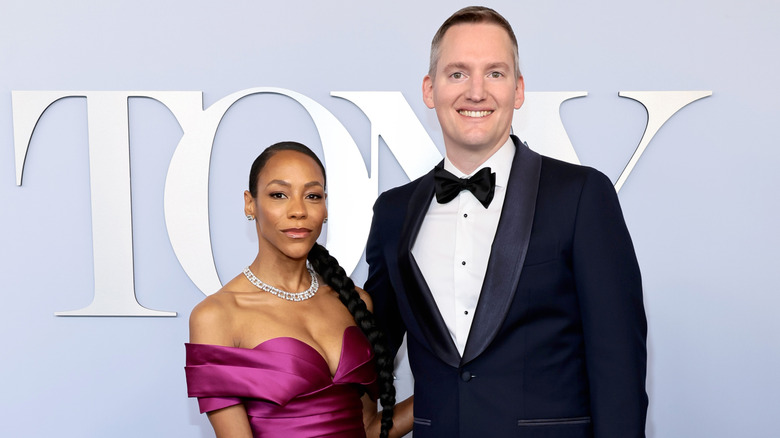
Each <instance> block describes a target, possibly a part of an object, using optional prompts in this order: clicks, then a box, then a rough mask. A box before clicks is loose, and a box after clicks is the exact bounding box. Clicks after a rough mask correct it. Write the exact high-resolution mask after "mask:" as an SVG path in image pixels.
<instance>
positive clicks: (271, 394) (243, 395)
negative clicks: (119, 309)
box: [184, 326, 377, 438]
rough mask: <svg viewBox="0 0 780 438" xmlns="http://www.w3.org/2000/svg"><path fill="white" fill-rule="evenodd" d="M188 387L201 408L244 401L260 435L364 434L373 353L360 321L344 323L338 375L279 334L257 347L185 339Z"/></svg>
mask: <svg viewBox="0 0 780 438" xmlns="http://www.w3.org/2000/svg"><path fill="white" fill-rule="evenodd" d="M185 348H186V351H187V361H186V366H185V367H184V370H185V373H186V376H187V391H188V395H189V396H190V397H197V398H198V403H199V405H200V411H201V413H203V412H210V411H214V410H217V409H221V408H225V407H228V406H233V405H236V404H239V403H243V404H244V406H245V408H246V411H247V414H248V416H249V423H250V425H251V427H252V434H253V436H254V437H255V438H257V437H264V438H275V437H283V438H304V437H305V438H308V437H324V436H338V437H344V438H365V431H364V429H363V405H362V403H361V400H360V397H361V395H362V394H363V393H364V392H365V391H368V392H369V394H370V395H371V396H372V397H374V398H375V397H376V393H377V380H376V370H375V368H374V356H373V351H372V349H371V345H370V344H369V342H368V340H367V339H366V337H365V336H364V335H363V333H362V332H361V331H360V329H359V328H358V327H355V326H351V327H347V328H346V329H345V330H344V334H343V338H342V347H341V356H340V359H339V364H338V367H337V368H336V374H335V375H334V376H331V375H330V369H329V367H328V364H327V362H326V361H325V359H324V358H323V357H322V356H321V355H320V354H319V353H318V352H317V351H316V350H315V349H314V348H312V347H311V346H310V345H308V344H306V343H305V342H303V341H300V340H298V339H295V338H288V337H282V338H273V339H270V340H268V341H265V342H263V343H262V344H260V345H258V346H257V347H255V348H253V349H247V348H236V347H224V346H218V345H205V344H185Z"/></svg>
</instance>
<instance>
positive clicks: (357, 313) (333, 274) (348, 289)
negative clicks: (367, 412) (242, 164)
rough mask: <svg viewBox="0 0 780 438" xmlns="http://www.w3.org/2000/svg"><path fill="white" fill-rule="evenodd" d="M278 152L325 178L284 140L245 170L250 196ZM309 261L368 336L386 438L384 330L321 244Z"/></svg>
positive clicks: (391, 391) (301, 148)
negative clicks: (297, 156) (290, 155)
mask: <svg viewBox="0 0 780 438" xmlns="http://www.w3.org/2000/svg"><path fill="white" fill-rule="evenodd" d="M279 151H296V152H300V153H302V154H304V155H306V156H308V157H311V158H312V159H314V161H315V162H317V165H318V166H319V167H320V169H321V170H322V175H323V179H324V178H325V166H323V165H322V162H321V161H320V159H319V157H317V154H315V153H314V152H313V151H312V150H311V149H309V148H308V147H306V146H305V145H303V144H300V143H296V142H292V141H286V142H281V143H276V144H274V145H271V146H269V147H267V148H266V149H265V150H264V151H263V153H261V154H260V155H259V156H258V157H257V158H256V159H255V162H254V163H252V169H251V170H250V172H249V192H250V193H251V194H252V197H257V180H258V176H259V175H260V171H261V170H263V167H265V165H266V163H267V162H268V160H269V159H270V158H271V157H272V156H273V155H274V154H276V153H277V152H279ZM307 258H308V260H309V263H311V265H312V267H313V268H314V270H315V271H317V273H319V274H320V275H321V276H322V278H323V279H324V280H325V283H327V284H328V286H330V287H331V288H332V289H333V290H334V291H336V292H338V294H339V299H340V300H341V302H342V303H343V304H344V306H346V307H347V309H348V310H349V313H350V314H352V317H353V318H354V319H355V323H357V325H358V327H360V330H361V331H362V332H363V334H364V335H365V336H366V338H368V341H369V342H370V343H371V347H372V348H373V350H374V357H375V359H376V361H375V365H376V372H377V376H378V381H379V403H380V404H381V405H382V422H381V431H380V433H379V436H380V437H381V438H387V436H388V434H389V433H390V429H391V428H392V427H393V406H395V386H393V357H392V356H391V355H390V351H389V349H388V347H387V344H386V342H385V335H384V333H383V332H382V331H381V330H380V329H379V328H378V327H377V324H376V320H375V319H374V315H373V314H372V313H371V312H369V311H368V309H367V308H366V303H364V302H363V300H362V299H361V298H360V294H358V292H357V290H356V289H355V283H353V282H352V280H351V279H350V278H349V276H347V273H346V272H344V268H342V267H341V265H339V262H338V260H336V258H335V257H333V256H331V255H330V253H329V252H328V250H327V249H325V247H324V246H322V245H320V244H318V243H315V244H314V247H312V249H311V250H310V251H309V255H308V257H307Z"/></svg>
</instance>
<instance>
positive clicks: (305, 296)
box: [244, 266, 320, 301]
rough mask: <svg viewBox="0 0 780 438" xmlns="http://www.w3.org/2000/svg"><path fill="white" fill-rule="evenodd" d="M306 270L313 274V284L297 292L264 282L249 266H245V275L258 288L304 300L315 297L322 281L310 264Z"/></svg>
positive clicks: (279, 295)
mask: <svg viewBox="0 0 780 438" xmlns="http://www.w3.org/2000/svg"><path fill="white" fill-rule="evenodd" d="M306 270H307V271H309V275H311V286H309V288H308V289H306V290H305V291H303V292H297V293H293V292H287V291H284V290H281V289H278V288H275V287H273V286H271V285H270V284H266V283H263V281H262V280H260V279H259V278H257V277H256V276H255V274H253V273H252V271H251V270H250V269H249V266H247V267H246V268H244V275H245V276H246V279H247V280H249V281H250V282H251V283H252V284H254V285H255V286H257V287H258V288H260V289H262V290H264V291H266V292H271V293H272V294H274V295H276V296H277V297H279V298H282V299H285V300H287V301H303V300H308V299H309V298H311V297H313V296H314V294H316V293H317V289H319V288H320V283H319V282H318V281H317V275H316V274H315V273H314V270H312V269H311V268H310V267H308V266H307V267H306Z"/></svg>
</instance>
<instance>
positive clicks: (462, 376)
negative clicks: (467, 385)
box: [460, 371, 474, 382]
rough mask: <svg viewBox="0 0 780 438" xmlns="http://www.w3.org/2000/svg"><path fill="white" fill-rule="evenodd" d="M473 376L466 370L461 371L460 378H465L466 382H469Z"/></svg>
mask: <svg viewBox="0 0 780 438" xmlns="http://www.w3.org/2000/svg"><path fill="white" fill-rule="evenodd" d="M472 377H474V376H472V375H471V373H470V372H468V371H464V372H462V373H460V379H461V380H463V381H464V382H468V381H469V380H471V378H472Z"/></svg>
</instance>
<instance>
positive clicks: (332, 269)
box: [185, 142, 412, 438]
mask: <svg viewBox="0 0 780 438" xmlns="http://www.w3.org/2000/svg"><path fill="white" fill-rule="evenodd" d="M326 196H327V195H326V193H325V169H324V167H323V165H322V163H321V162H320V160H319V158H317V156H316V155H315V154H314V153H313V152H312V151H311V150H310V149H309V148H307V147H306V146H304V145H302V144H299V143H294V142H283V143H277V144H275V145H273V146H270V147H268V148H267V149H266V150H265V151H263V153H262V154H260V156H259V157H257V159H256V160H255V162H254V163H253V164H252V169H251V172H250V176H249V190H248V191H245V192H244V212H245V213H246V215H247V219H249V220H255V219H256V221H257V222H256V228H257V236H258V252H257V257H255V260H254V261H253V262H252V264H250V265H249V266H248V267H247V268H246V269H245V270H244V272H243V273H242V274H240V275H238V276H237V277H235V278H234V279H232V280H231V281H230V282H228V283H227V284H226V285H225V286H224V287H223V288H222V289H220V290H219V291H218V292H217V293H215V294H213V295H211V296H209V297H207V298H206V299H204V300H203V301H202V302H201V303H200V304H198V305H197V306H196V307H195V308H194V309H193V311H192V314H191V316H190V343H189V344H186V348H187V366H186V367H185V371H186V374H187V386H188V391H189V395H190V396H191V397H198V399H199V400H198V401H199V404H200V410H201V412H208V417H209V421H210V422H211V424H212V426H213V427H214V431H215V432H216V435H217V437H220V438H222V437H251V436H255V437H257V436H261V435H262V436H264V437H265V436H274V437H276V436H280V437H284V438H301V437H313V436H321V435H333V436H339V437H364V436H366V435H365V433H366V431H368V435H369V436H372V437H373V436H377V435H379V436H382V437H386V436H402V435H403V434H405V433H406V432H408V431H409V430H411V423H412V414H411V403H412V401H411V398H410V399H409V400H408V401H404V402H402V403H399V405H398V406H397V408H396V410H395V411H396V413H395V418H393V404H394V403H395V389H394V388H393V376H392V367H393V363H392V358H391V357H390V355H389V354H388V352H387V351H386V349H385V346H384V341H383V336H382V334H381V333H380V332H379V330H378V329H377V328H376V326H375V324H374V318H373V315H372V314H371V313H370V310H371V299H370V297H369V296H368V294H367V293H366V292H365V291H363V290H361V289H357V288H355V286H354V284H353V283H352V281H351V280H350V279H349V277H347V276H346V274H345V272H344V270H343V269H342V268H341V267H340V266H339V265H338V262H337V261H336V260H335V259H334V258H333V257H331V256H330V255H329V254H328V251H327V250H326V249H325V248H324V247H322V246H321V245H319V244H317V242H316V240H317V237H318V236H319V235H320V231H321V230H322V225H323V223H324V222H326V221H327V208H326V205H325V198H326ZM307 259H308V261H309V264H310V266H307V263H306V262H307ZM358 327H359V328H358ZM377 389H378V393H379V400H380V402H381V404H382V407H383V411H382V413H381V415H380V414H377V408H376V403H375V402H374V401H372V397H375V396H376V393H377ZM394 420H395V426H393V424H394ZM364 427H365V430H364ZM391 428H392V430H391ZM380 429H381V433H380Z"/></svg>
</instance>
